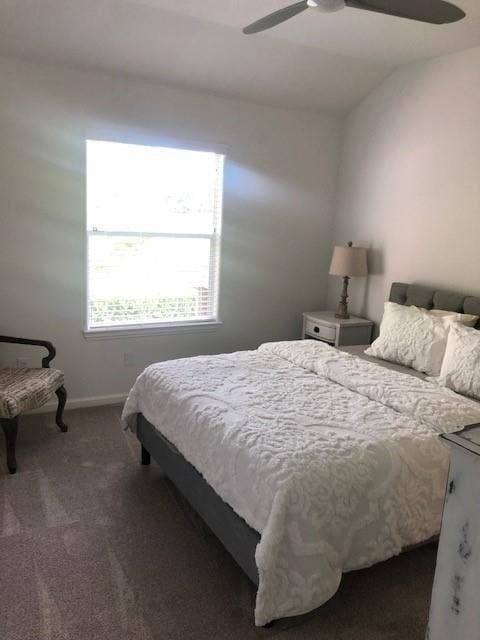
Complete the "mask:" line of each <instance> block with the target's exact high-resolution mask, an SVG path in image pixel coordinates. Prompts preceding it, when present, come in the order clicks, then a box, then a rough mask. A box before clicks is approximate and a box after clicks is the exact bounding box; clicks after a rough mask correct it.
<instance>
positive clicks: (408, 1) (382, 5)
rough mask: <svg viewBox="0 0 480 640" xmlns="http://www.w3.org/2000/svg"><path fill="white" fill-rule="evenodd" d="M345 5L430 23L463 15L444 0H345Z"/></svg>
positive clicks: (457, 18)
mask: <svg viewBox="0 0 480 640" xmlns="http://www.w3.org/2000/svg"><path fill="white" fill-rule="evenodd" d="M345 4H346V5H347V7H352V8H354V9H366V10H367V11H376V12H378V13H385V14H387V15H389V16H397V17H399V18H408V19H410V20H419V21H420V22H429V23H430V24H446V23H447V22H456V21H457V20H461V19H462V18H464V17H465V15H466V14H465V12H464V11H462V9H460V8H459V7H457V6H455V5H454V4H451V3H450V2H445V1H444V0H345Z"/></svg>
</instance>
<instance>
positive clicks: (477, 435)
mask: <svg viewBox="0 0 480 640" xmlns="http://www.w3.org/2000/svg"><path fill="white" fill-rule="evenodd" d="M441 437H442V438H443V439H444V440H447V441H448V442H452V443H453V444H456V445H458V446H459V447H463V448H464V449H467V450H468V451H471V452H472V453H474V454H475V455H477V456H480V423H477V424H471V425H469V426H468V427H464V428H463V429H461V430H460V431H455V432H454V433H443V434H442V436H441Z"/></svg>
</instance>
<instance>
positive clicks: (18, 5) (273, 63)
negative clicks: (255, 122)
mask: <svg viewBox="0 0 480 640" xmlns="http://www.w3.org/2000/svg"><path fill="white" fill-rule="evenodd" d="M289 1H290V2H291V1H292V0H181V1H180V0H2V1H1V3H0V54H4V55H8V56H18V57H21V58H25V59H32V60H37V61H39V60H40V61H45V62H51V63H60V64H65V65H69V66H73V67H77V68H83V69H99V70H103V71H107V72H109V73H122V74H130V75H135V76H136V77H140V78H146V79H149V80H154V81H161V82H166V83H170V84H175V85H180V86H187V87H190V88H195V89H200V90H203V91H208V92H215V93H219V94H222V95H227V96H232V97H240V98H244V99H248V100H253V101H256V102H260V103H265V104H273V105H277V106H282V107H289V108H302V109H309V110H315V111H316V110H328V111H336V112H345V111H348V110H349V109H350V108H352V107H353V106H354V105H355V104H356V103H358V102H359V101H360V100H361V99H362V98H363V97H364V96H365V95H367V94H368V93H369V92H370V91H371V90H372V89H373V88H374V87H375V86H376V85H378V84H379V83H380V82H381V81H382V80H383V79H384V78H385V77H386V76H387V75H389V73H391V71H392V70H393V69H394V68H396V67H397V66H399V65H401V64H404V63H407V62H412V61H414V60H421V59H424V58H430V57H434V56H438V55H441V54H444V53H449V52H453V51H458V50H463V49H467V48H469V47H473V46H477V45H480V2H479V0H457V1H456V4H458V5H459V6H461V8H462V9H463V10H464V11H466V13H467V18H465V19H464V20H462V21H460V22H457V23H454V24H450V25H442V26H434V25H427V24H423V23H418V22H413V21H410V20H404V19H399V18H392V17H389V16H384V15H381V14H375V13H370V12H367V11H358V10H355V9H345V10H343V11H340V12H338V13H333V14H322V13H320V12H318V11H315V10H312V11H305V12H304V13H302V14H301V15H299V16H297V17H296V18H294V19H292V20H289V21H288V22H286V23H284V24H282V25H280V26H278V27H277V28H275V29H272V30H271V31H267V32H263V33H260V34H257V35H254V36H245V35H243V34H242V31H241V30H242V27H243V26H245V25H246V24H248V23H250V22H252V21H253V20H255V19H257V18H259V17H262V16H263V15H265V14H267V13H269V12H271V11H275V10H276V9H278V8H280V7H283V6H285V5H287V4H289Z"/></svg>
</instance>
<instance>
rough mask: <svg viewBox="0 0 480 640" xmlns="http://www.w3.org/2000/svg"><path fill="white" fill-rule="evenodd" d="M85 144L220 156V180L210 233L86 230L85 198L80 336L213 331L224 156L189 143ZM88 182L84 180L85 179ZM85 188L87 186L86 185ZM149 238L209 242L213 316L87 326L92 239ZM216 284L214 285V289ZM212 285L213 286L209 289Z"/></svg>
mask: <svg viewBox="0 0 480 640" xmlns="http://www.w3.org/2000/svg"><path fill="white" fill-rule="evenodd" d="M88 141H95V142H96V141H101V142H112V143H119V144H130V145H138V146H147V147H148V146H150V147H163V148H167V149H168V148H170V149H178V150H180V151H200V152H204V153H214V154H215V155H217V156H220V157H221V170H222V180H221V184H220V202H219V204H218V211H217V220H216V225H215V226H214V228H213V229H212V232H211V233H171V232H157V231H145V232H144V231H138V230H137V231H117V230H111V229H109V230H99V229H97V228H96V227H95V226H94V225H92V228H89V224H88V207H87V205H88V198H86V211H85V214H86V215H85V222H86V230H85V240H86V305H85V312H86V315H85V329H83V335H84V337H85V338H86V339H89V340H90V339H94V340H95V339H96V340H98V339H103V338H124V337H140V336H145V335H161V334H168V333H194V332H195V333H196V332H199V331H200V332H204V331H215V330H216V329H217V328H218V327H219V326H221V325H222V324H223V323H222V321H221V319H220V317H219V299H220V262H221V245H222V222H223V194H224V175H225V172H224V168H225V160H226V153H225V151H223V150H222V151H220V150H217V149H209V148H205V147H203V146H202V147H196V146H195V147H192V146H190V145H188V144H186V145H180V144H162V143H161V142H159V143H158V144H146V143H145V142H131V141H128V142H126V141H120V140H105V139H104V138H100V137H88V138H87V139H86V145H87V143H88ZM87 176H88V169H87V168H86V178H87V179H88V177H87ZM86 182H87V180H86ZM86 186H87V185H86ZM99 236H104V237H105V236H106V237H117V238H118V237H143V238H146V237H150V238H184V239H189V238H194V239H195V238H203V239H208V240H210V259H209V274H208V280H209V283H210V286H211V290H212V292H213V294H212V295H213V300H212V309H213V314H212V315H211V316H208V317H206V318H192V319H181V320H168V321H164V322H133V323H122V324H112V325H99V326H90V325H89V304H90V294H89V288H90V286H89V285H90V273H89V253H90V238H91V237H99ZM215 284H216V286H214V285H215ZM212 285H213V286H212Z"/></svg>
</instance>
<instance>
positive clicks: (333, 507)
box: [123, 340, 480, 625]
mask: <svg viewBox="0 0 480 640" xmlns="http://www.w3.org/2000/svg"><path fill="white" fill-rule="evenodd" d="M138 413H142V414H143V415H144V416H145V418H146V419H147V420H148V421H149V422H150V423H151V424H152V425H154V426H155V427H156V428H157V429H158V430H159V431H160V432H161V433H162V434H163V435H164V436H165V437H166V438H167V439H168V441H169V442H171V443H172V444H173V445H174V446H175V447H176V448H177V449H178V450H179V451H180V453H181V454H182V455H183V456H184V457H185V459H186V460H188V461H189V462H190V464H192V466H193V467H194V468H195V469H196V470H197V471H198V472H199V473H200V474H201V475H202V476H203V478H204V479H205V480H206V481H207V482H208V483H209V484H210V486H211V487H212V488H213V489H214V491H215V492H216V493H217V494H218V495H219V496H220V497H221V498H222V499H223V500H224V501H225V502H226V503H227V504H229V505H230V506H231V507H232V508H233V509H234V511H235V512H236V513H237V514H238V515H239V516H241V517H242V518H243V519H244V520H245V521H246V522H247V523H248V524H249V525H250V526H251V527H252V528H253V529H255V530H256V531H258V532H259V533H260V534H261V539H260V543H259V545H258V547H257V550H256V558H255V559H256V564H257V568H258V575H259V588H258V592H257V600H256V608H255V622H256V624H257V625H264V624H266V623H268V622H269V621H271V620H273V619H276V618H280V617H285V616H290V615H297V614H301V613H305V612H307V611H310V610H312V609H314V608H316V607H318V606H320V605H321V604H323V603H324V602H326V601H327V600H328V599H329V598H330V597H331V596H332V595H333V594H334V593H335V592H336V590H337V589H338V586H339V584H340V580H341V576H342V573H343V572H345V571H350V570H352V569H358V568H362V567H366V566H369V565H371V564H373V563H375V562H379V561H381V560H385V559H387V558H389V557H391V556H393V555H395V554H397V553H399V552H400V551H401V550H402V548H404V547H407V546H409V545H413V544H417V543H419V542H422V541H424V540H427V539H429V538H430V537H432V536H433V535H435V534H436V533H438V530H439V527H440V520H441V512H442V505H443V497H444V487H445V482H446V475H447V470H448V462H449V459H448V451H447V449H446V447H445V446H444V445H443V444H442V443H441V442H440V439H439V438H438V435H439V434H440V433H445V432H449V431H454V430H456V429H458V427H459V426H463V425H466V424H471V423H474V422H478V421H480V407H479V406H478V405H476V404H474V403H472V402H470V401H468V400H466V399H465V398H462V397H461V396H458V395H456V394H454V393H452V392H448V391H446V390H444V389H442V388H441V387H438V386H436V385H434V384H432V383H430V382H428V381H425V380H421V379H419V378H417V377H415V376H412V375H404V373H403V372H398V371H395V370H391V369H387V368H385V367H381V366H379V365H378V364H377V363H372V362H369V361H366V360H364V359H361V358H359V357H356V356H354V355H351V354H349V353H344V352H341V351H339V350H337V349H334V348H332V347H330V346H328V345H325V344H324V343H320V342H317V341H313V340H303V341H293V342H284V343H267V344H265V345H262V346H261V347H260V348H259V349H257V350H255V351H245V352H238V353H233V354H224V355H218V356H200V357H197V358H185V359H181V360H175V361H169V362H163V363H158V364H155V365H152V366H150V367H148V368H147V369H146V370H145V371H144V372H143V373H142V374H141V375H140V376H139V378H138V379H137V381H136V383H135V385H134V387H133V389H132V391H131V392H130V394H129V397H128V399H127V402H126V405H125V408H124V412H123V420H124V422H125V423H126V424H127V425H128V426H129V427H130V428H132V429H135V426H136V416H137V414H138Z"/></svg>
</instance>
